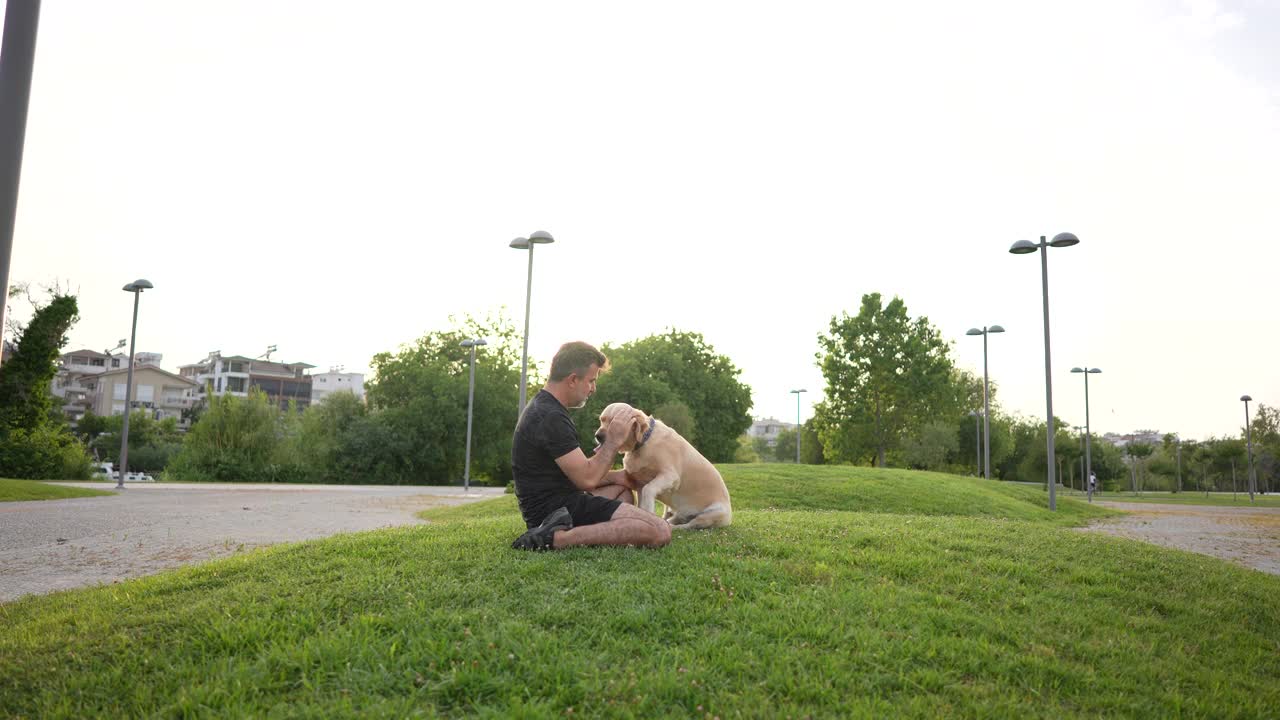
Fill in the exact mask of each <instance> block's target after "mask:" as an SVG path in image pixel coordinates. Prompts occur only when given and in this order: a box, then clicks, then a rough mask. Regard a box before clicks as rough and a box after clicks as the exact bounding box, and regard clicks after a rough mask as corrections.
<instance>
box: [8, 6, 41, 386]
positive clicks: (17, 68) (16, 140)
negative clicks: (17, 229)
mask: <svg viewBox="0 0 1280 720" xmlns="http://www.w3.org/2000/svg"><path fill="white" fill-rule="evenodd" d="M5 8H6V9H5V15H4V39H3V41H0V327H3V326H4V314H5V308H6V307H7V306H8V304H9V302H8V297H9V261H10V259H11V257H12V255H13V228H14V224H15V221H16V219H17V216H18V181H19V179H20V178H21V177H22V147H23V143H24V141H25V139H26V134H27V107H28V106H29V102H30V99H31V71H32V68H33V67H34V65H35V55H36V28H37V27H38V26H39V24H40V2H39V0H9V2H8V4H7V5H6V6H5ZM2 343H3V341H0V344H2ZM3 355H4V353H3V352H0V357H3ZM0 362H3V361H2V360H0Z"/></svg>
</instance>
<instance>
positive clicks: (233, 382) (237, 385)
mask: <svg viewBox="0 0 1280 720" xmlns="http://www.w3.org/2000/svg"><path fill="white" fill-rule="evenodd" d="M227 392H244V378H237V377H229V378H227Z"/></svg>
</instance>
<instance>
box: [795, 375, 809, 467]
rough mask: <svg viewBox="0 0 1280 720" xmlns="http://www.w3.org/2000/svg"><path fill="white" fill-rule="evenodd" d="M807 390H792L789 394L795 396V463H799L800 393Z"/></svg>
mask: <svg viewBox="0 0 1280 720" xmlns="http://www.w3.org/2000/svg"><path fill="white" fill-rule="evenodd" d="M802 392H809V391H808V390H803V389H801V390H792V391H791V394H793V395H795V396H796V464H797V465H799V464H800V431H801V426H800V393H802Z"/></svg>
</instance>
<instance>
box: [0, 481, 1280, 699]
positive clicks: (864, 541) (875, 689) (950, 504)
mask: <svg viewBox="0 0 1280 720" xmlns="http://www.w3.org/2000/svg"><path fill="white" fill-rule="evenodd" d="M722 470H723V472H724V474H725V477H726V481H727V482H728V484H729V486H730V489H731V491H732V493H733V496H734V506H735V522H734V525H733V526H732V527H730V528H727V529H724V530H720V531H710V532H700V533H690V534H678V535H677V537H676V539H675V540H674V542H673V543H672V544H671V545H670V546H669V547H667V548H664V549H662V550H658V551H647V550H637V549H580V550H574V551H570V552H564V553H544V554H526V553H519V552H516V551H513V550H510V549H509V548H508V547H507V545H508V543H509V542H510V540H511V539H512V538H514V537H515V535H516V534H518V532H519V531H520V530H521V529H522V523H521V522H520V521H519V518H518V515H517V513H516V511H515V506H514V501H513V498H511V497H509V496H508V497H504V498H499V499H496V500H492V501H488V502H485V503H480V504H477V505H471V506H464V507H457V508H449V509H444V510H438V511H431V512H429V513H426V514H425V516H426V517H428V518H429V519H430V520H432V524H430V525H426V526H419V527H412V528H403V529H396V530H385V531H378V532H372V533H362V534H354V535H344V536H339V537H335V538H331V539H329V540H324V541H315V542H308V543H301V544H296V545H290V546H283V547H277V548H271V549H267V550H261V551H256V552H253V553H250V554H247V555H245V556H240V557H236V558H232V559H229V560H224V561H218V562H214V563H209V564H206V565H202V566H199V567H195V568H188V569H184V570H180V571H175V572H170V573H166V574H163V575H160V576H156V577H152V578H146V579H142V580H138V581H132V582H128V583H122V584H120V585H115V586H110V587H105V588H100V589H94V590H87V591H78V592H69V593H58V594H55V595H51V596H46V597H38V598H29V599H25V600H22V601H18V602H15V603H10V604H6V605H0V716H10V715H13V716H31V717H37V716H38V717H59V716H62V717H82V716H90V715H115V716H119V715H128V716H134V715H164V716H171V715H194V716H227V717H241V716H268V715H282V716H283V715H299V716H324V717H341V716H351V717H355V716H359V717H411V716H419V717H436V716H461V715H479V716H482V717H553V716H554V717H567V716H574V715H577V716H586V717H594V716H607V717H637V718H651V717H661V716H688V717H721V718H727V717H788V716H790V717H803V716H814V717H833V716H835V717H872V716H877V717H880V716H918V717H938V716H959V717H966V716H967V717H1054V718H1057V717H1073V716H1096V715H1118V716H1146V717H1176V716H1214V717H1265V716H1267V715H1269V714H1270V713H1271V712H1272V711H1273V710H1274V708H1275V707H1276V706H1277V702H1278V701H1280V681H1278V680H1277V678H1280V652H1277V648H1280V610H1278V609H1277V604H1276V602H1275V600H1274V599H1275V598H1276V597H1277V593H1278V592H1280V578H1276V577H1272V576H1268V575H1264V574H1262V573H1258V572H1254V571H1249V570H1244V569H1240V568H1237V567H1234V566H1231V565H1228V564H1227V563H1224V562H1221V561H1218V560H1214V559H1211V558H1207V557H1202V556H1198V555H1192V554H1189V553H1182V552H1178V551H1173V550H1166V549H1162V548H1158V547H1154V546H1150V545H1145V544H1141V543H1137V542H1133V541H1128V540H1123V539H1118V538H1111V537H1106V536H1101V535H1095V534H1085V533H1079V532H1076V531H1074V530H1072V529H1071V528H1070V527H1067V526H1069V525H1070V524H1073V523H1080V522H1082V521H1083V520H1084V519H1086V518H1089V517H1094V516H1101V515H1103V514H1106V513H1107V512H1108V511H1105V510H1102V509H1100V508H1097V507H1088V506H1086V505H1084V504H1082V503H1079V502H1077V501H1074V500H1072V499H1070V498H1062V499H1060V501H1059V510H1058V512H1057V513H1056V514H1054V513H1049V511H1048V510H1047V509H1045V507H1044V506H1045V499H1044V493H1043V492H1042V491H1039V490H1037V489H1035V488H1031V487H1025V486H1008V485H1000V484H997V483H988V482H985V481H981V480H973V479H965V478H958V477H953V476H946V475H938V474H932V473H911V472H903V471H879V470H869V469H858V468H804V467H799V468H797V467H788V466H762V465H746V466H733V465H729V466H724V467H722Z"/></svg>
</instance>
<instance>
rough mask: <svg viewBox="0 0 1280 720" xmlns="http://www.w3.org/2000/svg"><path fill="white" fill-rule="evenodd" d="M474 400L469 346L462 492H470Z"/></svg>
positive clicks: (473, 359) (473, 360)
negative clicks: (465, 447) (468, 385)
mask: <svg viewBox="0 0 1280 720" xmlns="http://www.w3.org/2000/svg"><path fill="white" fill-rule="evenodd" d="M475 398H476V346H475V345H472V346H471V383H470V387H469V388H468V389H467V461H466V465H464V466H463V470H462V491H463V492H470V491H471V406H472V404H473V403H474V402H475Z"/></svg>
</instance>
